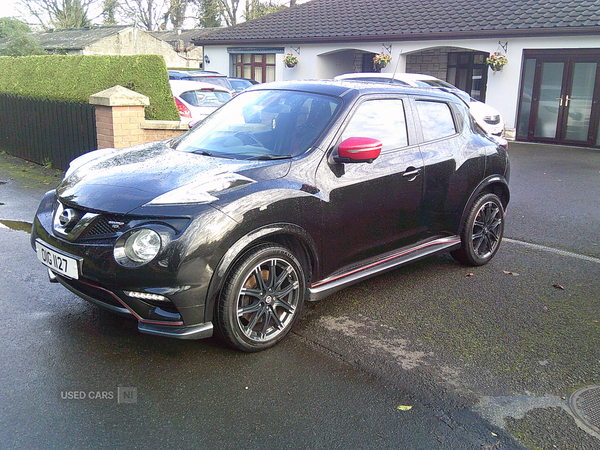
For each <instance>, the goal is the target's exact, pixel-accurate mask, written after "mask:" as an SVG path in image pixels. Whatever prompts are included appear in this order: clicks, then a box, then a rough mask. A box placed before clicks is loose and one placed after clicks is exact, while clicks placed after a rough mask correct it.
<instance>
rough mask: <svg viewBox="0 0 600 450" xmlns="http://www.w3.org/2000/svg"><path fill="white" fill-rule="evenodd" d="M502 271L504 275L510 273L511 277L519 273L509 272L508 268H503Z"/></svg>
mask: <svg viewBox="0 0 600 450" xmlns="http://www.w3.org/2000/svg"><path fill="white" fill-rule="evenodd" d="M502 272H504V273H505V274H506V275H512V276H513V277H518V276H519V274H518V273H516V272H509V271H508V270H503V271H502Z"/></svg>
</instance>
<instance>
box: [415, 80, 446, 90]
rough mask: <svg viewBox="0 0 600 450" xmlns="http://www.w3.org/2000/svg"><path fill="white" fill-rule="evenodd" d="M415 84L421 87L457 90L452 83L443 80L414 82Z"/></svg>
mask: <svg viewBox="0 0 600 450" xmlns="http://www.w3.org/2000/svg"><path fill="white" fill-rule="evenodd" d="M414 82H415V83H416V84H417V85H419V86H425V87H426V86H431V87H445V88H449V89H456V88H455V87H454V86H452V85H451V84H450V83H446V82H445V81H442V80H414Z"/></svg>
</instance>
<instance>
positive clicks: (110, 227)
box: [81, 216, 127, 238]
mask: <svg viewBox="0 0 600 450" xmlns="http://www.w3.org/2000/svg"><path fill="white" fill-rule="evenodd" d="M126 225H127V222H126V221H123V220H120V219H119V218H117V217H107V216H99V217H97V218H96V220H95V221H94V222H93V223H92V225H91V226H90V227H88V229H87V230H86V231H85V232H84V233H83V234H82V235H81V237H82V238H91V237H98V236H103V237H111V236H116V235H117V234H119V233H120V232H121V230H123V229H124V228H125V227H126Z"/></svg>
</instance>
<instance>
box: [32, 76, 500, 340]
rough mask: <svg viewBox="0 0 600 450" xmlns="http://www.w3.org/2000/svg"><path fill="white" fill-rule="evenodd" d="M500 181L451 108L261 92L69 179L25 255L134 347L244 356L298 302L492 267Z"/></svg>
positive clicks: (97, 160)
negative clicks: (219, 350)
mask: <svg viewBox="0 0 600 450" xmlns="http://www.w3.org/2000/svg"><path fill="white" fill-rule="evenodd" d="M508 179H509V162H508V155H507V151H506V142H505V141H501V140H498V139H497V138H494V137H490V136H488V135H486V134H485V133H484V132H483V131H482V130H481V129H479V128H478V126H477V125H476V124H475V123H474V121H473V120H472V119H471V117H470V115H469V110H468V105H466V104H465V103H464V102H463V100H461V99H460V98H459V97H457V96H455V95H453V94H452V93H447V92H441V91H439V90H427V89H416V88H403V87H398V86H390V85H384V84H377V83H364V82H347V81H335V82H334V81H320V82H316V81H315V82H289V83H270V84H266V85H257V86H255V87H252V88H250V89H248V90H246V91H244V92H243V93H241V94H239V95H237V96H236V97H235V98H233V99H232V100H231V101H229V102H228V103H226V104H225V105H223V106H222V107H221V108H220V109H218V110H217V111H215V112H214V113H213V114H211V115H210V116H209V117H208V118H206V119H205V120H204V121H202V122H201V123H200V124H198V125H197V126H196V127H195V128H193V129H192V130H190V131H189V132H187V133H185V134H183V135H182V136H180V137H178V138H175V139H172V140H168V141H162V142H155V143H151V144H146V145H141V146H136V147H132V148H128V149H121V150H116V149H102V150H97V151H94V152H90V153H87V154H85V155H83V156H81V157H79V158H77V159H75V160H74V161H72V163H71V165H70V167H69V170H68V171H67V173H66V174H65V178H64V180H63V181H62V182H61V184H60V185H59V186H58V188H57V189H56V190H54V191H50V192H48V193H47V194H46V195H45V197H44V198H43V200H42V202H41V204H40V206H39V209H38V211H37V213H36V217H35V221H34V226H33V230H32V235H31V243H32V246H33V248H34V249H35V251H36V252H37V256H38V259H39V260H40V261H41V262H42V263H43V264H45V265H46V266H47V267H48V273H49V275H50V278H51V280H52V281H58V282H60V283H61V284H62V285H64V286H65V287H66V288H67V289H69V290H71V291H72V292H74V293H75V294H77V295H79V296H80V297H82V298H84V299H86V300H88V301H91V302H93V303H95V304H97V305H100V306H102V307H104V308H107V309H109V310H111V311H113V312H117V313H122V314H126V315H128V316H131V317H133V318H135V319H136V320H137V321H138V328H139V330H140V331H142V332H145V333H151V334H155V335H162V336H170V337H176V338H181V339H199V338H204V337H208V336H211V335H212V334H213V329H216V330H218V332H219V334H220V335H221V336H222V338H223V339H224V340H225V341H227V342H228V343H229V344H230V345H232V346H234V347H235V348H238V349H240V350H243V351H258V350H263V349H266V348H269V347H271V346H273V345H275V344H276V343H277V342H279V341H280V340H281V339H283V338H284V337H285V335H286V334H287V333H289V331H290V329H291V328H292V326H293V325H294V322H295V321H296V319H297V318H298V316H299V314H300V311H301V308H302V305H303V303H304V301H307V300H318V299H322V298H324V297H326V296H327V295H330V294H332V293H333V292H336V291H338V290H340V289H342V288H344V287H346V286H348V285H350V284H352V283H356V282H359V281H361V280H364V279H366V278H369V277H372V276H375V275H378V274H381V273H383V272H385V271H388V270H391V269H393V268H396V267H399V266H401V265H403V264H406V263H409V262H411V261H415V260H417V259H420V258H423V257H426V256H428V255H432V254H437V253H442V252H451V254H452V255H453V256H454V257H455V258H456V259H457V260H458V261H459V262H461V263H464V264H470V265H482V264H485V263H487V262H488V261H490V260H491V259H492V258H493V256H494V255H495V253H496V252H497V250H498V248H499V246H500V242H501V239H502V234H503V230H504V220H505V210H506V207H507V204H508V202H509V188H508Z"/></svg>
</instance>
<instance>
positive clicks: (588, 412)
mask: <svg viewBox="0 0 600 450" xmlns="http://www.w3.org/2000/svg"><path fill="white" fill-rule="evenodd" d="M569 405H570V406H571V409H572V410H573V413H574V414H575V415H576V416H577V417H578V418H579V419H580V420H581V421H582V422H583V423H584V424H585V425H587V426H588V427H589V428H590V429H591V430H593V431H595V432H596V433H600V386H587V387H584V388H582V389H579V390H577V391H575V392H573V395H571V398H570V399H569Z"/></svg>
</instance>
